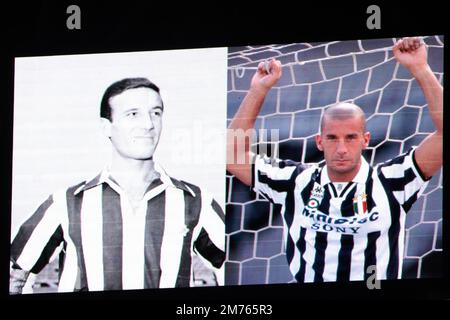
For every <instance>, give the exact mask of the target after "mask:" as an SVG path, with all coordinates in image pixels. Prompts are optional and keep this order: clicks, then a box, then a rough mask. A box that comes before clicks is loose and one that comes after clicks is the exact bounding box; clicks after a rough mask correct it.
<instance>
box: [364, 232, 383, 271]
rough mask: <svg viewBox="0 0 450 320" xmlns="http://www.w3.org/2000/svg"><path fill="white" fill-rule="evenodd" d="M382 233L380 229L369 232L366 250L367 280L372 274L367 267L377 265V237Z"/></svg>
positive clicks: (365, 269)
mask: <svg viewBox="0 0 450 320" xmlns="http://www.w3.org/2000/svg"><path fill="white" fill-rule="evenodd" d="M380 235H381V232H380V231H376V232H371V233H369V234H367V246H366V249H365V250H364V271H363V272H364V280H367V278H368V277H369V276H370V274H368V273H367V268H368V267H369V266H375V265H377V239H378V238H379V237H380Z"/></svg>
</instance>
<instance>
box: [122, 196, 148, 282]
mask: <svg viewBox="0 0 450 320" xmlns="http://www.w3.org/2000/svg"><path fill="white" fill-rule="evenodd" d="M120 206H121V208H122V228H123V245H122V288H123V289H124V290H129V289H142V288H144V266H145V260H144V256H145V255H144V252H145V217H146V213H147V201H145V199H143V200H142V201H141V203H140V205H139V208H138V209H137V210H136V212H133V209H132V207H131V205H130V202H129V201H128V198H127V197H126V196H124V195H122V196H121V197H120Z"/></svg>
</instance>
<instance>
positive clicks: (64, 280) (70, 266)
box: [58, 193, 78, 292]
mask: <svg viewBox="0 0 450 320" xmlns="http://www.w3.org/2000/svg"><path fill="white" fill-rule="evenodd" d="M63 200H64V203H65V212H66V214H64V215H63V216H62V222H61V226H62V229H63V232H64V239H65V241H66V242H67V246H66V253H65V258H64V268H63V272H62V274H61V279H60V280H59V285H58V292H71V291H74V289H75V285H76V281H77V274H78V256H77V250H76V247H75V244H74V243H73V241H72V238H71V237H70V236H69V215H68V209H67V201H66V197H65V193H64V198H63Z"/></svg>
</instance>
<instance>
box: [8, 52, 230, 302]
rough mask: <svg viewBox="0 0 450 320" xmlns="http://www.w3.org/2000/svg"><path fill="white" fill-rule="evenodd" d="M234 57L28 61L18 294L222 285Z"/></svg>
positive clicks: (17, 178) (20, 93)
mask: <svg viewBox="0 0 450 320" xmlns="http://www.w3.org/2000/svg"><path fill="white" fill-rule="evenodd" d="M226 54H227V50H226V48H209V49H186V50H160V51H149V52H122V53H105V54H81V55H60V56H39V57H16V59H15V65H14V73H15V74H14V131H13V172H12V201H11V265H10V269H11V274H10V294H17V293H39V292H73V291H104V290H131V289H151V288H175V287H192V286H216V285H223V283H224V274H223V269H224V268H223V265H224V263H223V262H224V259H225V252H224V250H225V244H224V241H225V236H224V230H225V224H224V221H225V220H224V219H225V215H224V214H225V210H224V203H225V181H224V172H225V150H224V148H223V146H224V145H225V143H226V137H225V130H226V86H227V83H226Z"/></svg>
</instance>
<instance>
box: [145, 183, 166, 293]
mask: <svg viewBox="0 0 450 320" xmlns="http://www.w3.org/2000/svg"><path fill="white" fill-rule="evenodd" d="M165 210H166V191H164V192H161V193H160V194H158V195H157V196H155V197H153V198H151V199H150V200H149V201H148V203H147V214H146V217H145V240H144V241H145V244H144V246H145V247H144V254H145V265H144V288H145V289H150V288H159V280H160V278H161V266H160V262H161V245H162V239H163V234H164V225H165V223H164V217H165Z"/></svg>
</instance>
